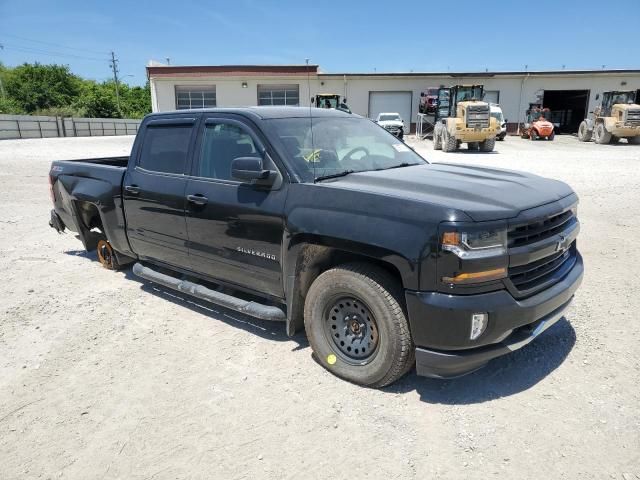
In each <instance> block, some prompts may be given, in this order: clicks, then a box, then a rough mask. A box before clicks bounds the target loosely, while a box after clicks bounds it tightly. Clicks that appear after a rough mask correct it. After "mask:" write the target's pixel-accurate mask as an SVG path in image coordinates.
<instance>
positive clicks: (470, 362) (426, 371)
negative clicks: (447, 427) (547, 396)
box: [406, 254, 584, 378]
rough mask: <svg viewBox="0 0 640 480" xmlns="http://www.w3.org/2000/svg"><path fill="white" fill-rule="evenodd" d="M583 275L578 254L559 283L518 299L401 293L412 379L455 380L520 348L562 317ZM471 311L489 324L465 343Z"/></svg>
mask: <svg viewBox="0 0 640 480" xmlns="http://www.w3.org/2000/svg"><path fill="white" fill-rule="evenodd" d="M583 272H584V267H583V263H582V258H581V257H580V255H579V254H578V258H577V261H576V263H575V265H574V267H573V268H572V269H571V271H569V272H568V273H567V275H566V276H565V277H564V278H563V279H562V280H560V281H559V282H557V283H556V284H555V285H553V286H552V287H550V288H548V289H546V290H543V291H542V292H540V293H538V294H536V295H533V296H531V297H528V298H525V299H521V300H517V299H515V298H514V297H513V296H512V295H511V294H510V293H509V292H508V291H507V290H500V291H497V292H490V293H484V294H477V295H449V294H446V293H440V292H413V291H407V292H406V299H407V310H408V314H409V320H410V323H411V332H412V335H413V339H414V343H415V344H416V345H417V348H416V369H417V372H418V375H423V376H427V377H435V378H454V377H458V376H461V375H465V374H467V373H471V372H473V371H474V370H477V369H478V368H481V367H483V366H484V365H486V364H487V363H488V362H489V360H491V359H494V358H496V357H500V356H502V355H506V354H507V353H510V352H513V351H515V350H518V349H519V348H522V347H524V346H525V345H527V344H528V343H530V342H532V341H533V340H534V339H535V338H537V337H538V335H540V334H541V333H542V332H544V331H545V330H546V329H547V328H549V327H550V326H551V325H553V324H554V323H556V322H557V321H558V320H560V319H561V318H562V316H563V313H564V311H565V310H566V308H567V307H568V306H569V304H570V303H571V300H572V299H573V295H574V293H575V291H576V290H577V289H578V287H579V286H580V283H581V282H582V276H583ZM474 313H487V314H488V316H489V320H488V324H487V327H486V329H485V331H484V333H483V334H482V335H481V336H480V337H479V338H478V339H476V340H470V338H469V334H470V330H471V316H472V315H473V314H474Z"/></svg>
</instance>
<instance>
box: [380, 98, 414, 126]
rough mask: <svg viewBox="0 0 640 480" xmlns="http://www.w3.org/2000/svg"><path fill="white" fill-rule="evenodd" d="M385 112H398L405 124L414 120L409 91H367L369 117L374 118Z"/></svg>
mask: <svg viewBox="0 0 640 480" xmlns="http://www.w3.org/2000/svg"><path fill="white" fill-rule="evenodd" d="M385 112H389V113H399V114H400V116H401V117H402V119H403V120H404V123H405V124H407V125H409V123H411V122H415V120H414V119H413V118H412V117H411V92H369V118H372V119H374V120H375V119H376V118H377V117H378V114H379V113H385Z"/></svg>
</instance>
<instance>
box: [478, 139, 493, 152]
mask: <svg viewBox="0 0 640 480" xmlns="http://www.w3.org/2000/svg"><path fill="white" fill-rule="evenodd" d="M495 146H496V137H493V138H487V139H486V140H485V141H484V142H480V151H481V152H493V149H494V148H495Z"/></svg>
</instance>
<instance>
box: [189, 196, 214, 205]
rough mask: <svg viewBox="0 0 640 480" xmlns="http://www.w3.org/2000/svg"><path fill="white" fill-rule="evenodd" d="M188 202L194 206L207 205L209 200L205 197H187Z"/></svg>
mask: <svg viewBox="0 0 640 480" xmlns="http://www.w3.org/2000/svg"><path fill="white" fill-rule="evenodd" d="M187 200H188V201H189V203H193V204H194V205H206V204H207V202H208V201H209V199H208V198H207V197H205V196H204V195H200V194H197V195H187Z"/></svg>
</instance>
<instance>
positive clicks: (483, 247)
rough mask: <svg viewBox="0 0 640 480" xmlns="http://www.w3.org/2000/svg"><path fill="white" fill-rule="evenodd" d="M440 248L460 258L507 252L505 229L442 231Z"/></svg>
mask: <svg viewBox="0 0 640 480" xmlns="http://www.w3.org/2000/svg"><path fill="white" fill-rule="evenodd" d="M441 246H442V249H443V250H447V251H449V252H452V253H455V254H456V255H457V256H458V257H460V258H470V259H471V258H485V257H493V256H498V255H504V254H506V253H507V231H506V230H505V229H492V230H480V231H477V232H473V231H469V232H465V231H462V232H455V231H452V232H444V233H443V235H442V244H441Z"/></svg>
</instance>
